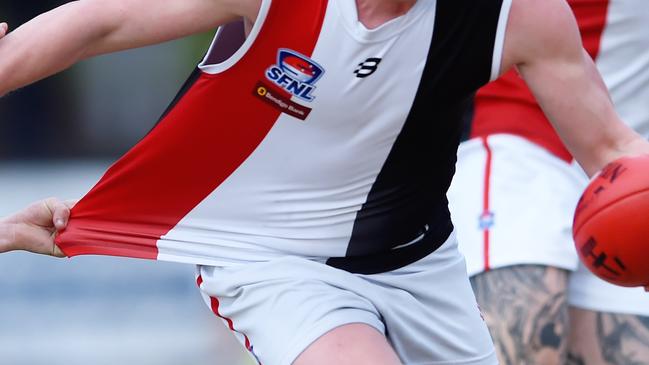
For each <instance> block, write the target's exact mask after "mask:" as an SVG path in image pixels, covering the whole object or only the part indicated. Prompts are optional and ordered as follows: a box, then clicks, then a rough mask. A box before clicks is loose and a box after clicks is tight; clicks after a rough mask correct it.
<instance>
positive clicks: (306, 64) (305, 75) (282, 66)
mask: <svg viewBox="0 0 649 365" xmlns="http://www.w3.org/2000/svg"><path fill="white" fill-rule="evenodd" d="M324 73H325V70H324V68H322V66H320V65H318V64H317V63H316V62H315V61H313V60H312V59H310V58H309V57H307V56H305V55H303V54H300V53H298V52H295V51H293V50H290V49H286V48H282V49H280V50H279V52H278V53H277V64H276V65H273V66H271V67H270V68H269V69H268V70H267V71H266V78H268V80H270V81H272V82H273V83H275V84H276V85H277V86H279V87H281V88H282V89H284V90H286V91H288V92H289V93H291V94H292V95H294V96H297V97H298V98H300V99H302V100H306V101H313V99H315V96H313V91H314V90H315V89H316V87H315V83H316V82H317V81H318V80H319V79H320V78H321V77H322V75H323V74H324Z"/></svg>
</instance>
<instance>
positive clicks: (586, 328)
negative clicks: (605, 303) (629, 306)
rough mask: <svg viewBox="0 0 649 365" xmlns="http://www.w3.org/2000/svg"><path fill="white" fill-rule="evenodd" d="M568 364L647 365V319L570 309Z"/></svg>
mask: <svg viewBox="0 0 649 365" xmlns="http://www.w3.org/2000/svg"><path fill="white" fill-rule="evenodd" d="M570 319H571V323H572V325H571V326H572V329H571V335H570V355H569V356H570V361H571V362H570V364H571V365H582V364H587V365H649V317H643V316H635V315H630V314H616V313H603V312H593V311H588V310H584V309H577V308H573V307H571V308H570Z"/></svg>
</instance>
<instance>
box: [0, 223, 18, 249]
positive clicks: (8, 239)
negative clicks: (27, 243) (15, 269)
mask: <svg viewBox="0 0 649 365" xmlns="http://www.w3.org/2000/svg"><path fill="white" fill-rule="evenodd" d="M15 228H16V227H15V225H14V224H11V223H9V222H7V221H6V220H4V219H0V253H3V252H8V251H12V250H13V249H14V246H15V243H16V230H15Z"/></svg>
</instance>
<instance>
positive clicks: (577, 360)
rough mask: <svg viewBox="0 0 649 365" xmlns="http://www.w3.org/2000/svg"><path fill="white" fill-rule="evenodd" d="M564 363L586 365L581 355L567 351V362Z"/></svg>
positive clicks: (567, 364)
mask: <svg viewBox="0 0 649 365" xmlns="http://www.w3.org/2000/svg"><path fill="white" fill-rule="evenodd" d="M566 365H586V361H584V358H582V357H581V356H579V355H577V354H574V353H572V352H571V351H570V352H568V362H567V363H566Z"/></svg>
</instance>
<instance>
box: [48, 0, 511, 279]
mask: <svg viewBox="0 0 649 365" xmlns="http://www.w3.org/2000/svg"><path fill="white" fill-rule="evenodd" d="M510 3H511V0H480V1H475V0H453V1H430V0H425V1H424V0H422V1H418V2H417V3H416V4H415V5H414V7H413V8H412V9H411V10H410V11H409V12H408V13H407V14H406V15H404V16H402V17H399V18H397V19H394V20H392V21H390V22H388V23H386V24H384V25H382V26H381V27H379V28H377V29H373V30H368V29H366V28H365V27H363V26H362V25H361V24H360V23H359V22H358V18H357V13H356V11H357V10H356V6H355V2H354V1H349V0H330V1H325V0H313V1H292V0H272V1H271V0H264V1H263V2H262V6H261V10H260V14H259V16H258V19H257V21H256V22H255V24H254V27H253V29H252V32H251V34H250V35H249V37H248V38H247V39H246V40H245V42H243V44H242V45H241V47H240V48H238V50H236V52H234V54H233V55H231V57H229V58H227V59H225V60H224V57H223V55H222V54H221V53H222V52H223V49H226V48H229V46H231V44H230V45H224V46H223V47H221V45H220V41H221V40H222V38H223V37H222V36H225V34H226V33H228V32H232V30H228V28H227V27H225V28H223V29H221V30H220V31H219V32H218V34H217V37H216V39H215V41H214V43H213V45H212V47H211V49H210V51H209V52H208V55H207V56H206V58H205V60H204V61H203V62H202V64H201V65H200V66H199V68H198V69H197V70H196V71H195V72H194V74H193V75H192V76H191V77H190V79H189V80H188V82H187V83H186V85H185V86H184V87H183V89H182V91H181V93H180V95H179V96H178V97H177V98H176V100H175V101H174V103H173V104H172V106H171V107H170V108H169V109H168V111H167V112H166V113H165V114H164V116H163V117H162V119H161V120H160V122H159V123H158V125H157V126H156V127H155V128H154V129H153V130H152V131H151V132H150V133H149V134H148V135H147V136H146V137H145V138H144V139H143V140H142V141H141V142H140V143H139V144H137V145H136V146H135V147H134V148H133V149H132V150H131V151H129V152H128V153H127V154H126V155H125V156H124V157H122V158H121V159H120V160H119V161H117V162H116V163H115V164H114V165H113V166H112V167H111V168H110V169H109V170H108V171H107V173H106V174H105V176H104V177H103V178H102V179H101V181H99V183H98V184H97V185H96V186H95V187H94V188H93V189H92V190H91V191H90V192H89V193H88V195H86V196H85V197H84V198H83V199H82V200H81V201H80V202H79V203H78V204H77V205H76V206H75V208H74V209H73V212H72V219H71V221H70V224H69V227H68V228H67V230H66V231H65V232H64V233H63V234H61V235H60V236H59V237H58V239H57V243H58V244H59V245H60V247H61V248H62V249H63V251H64V252H65V253H66V254H67V255H69V256H74V255H80V254H100V255H116V256H128V257H137V258H150V259H159V260H171V261H179V262H189V263H197V264H207V265H229V264H233V263H237V262H249V261H258V260H267V259H269V258H273V257H278V256H284V255H301V256H307V257H309V258H314V259H321V260H322V261H327V263H328V264H330V265H332V266H335V267H340V268H343V269H346V270H349V271H354V272H365V273H369V272H380V271H386V270H390V269H393V268H396V267H399V266H402V265H406V264H408V263H410V262H412V261H415V260H417V259H419V258H421V257H423V256H425V255H427V254H428V253H430V252H432V251H434V250H435V249H436V248H437V247H439V246H440V245H441V244H442V243H443V242H444V241H445V240H446V239H447V238H448V236H449V235H450V234H451V232H452V230H453V226H452V224H451V221H450V217H449V212H448V207H447V201H446V195H445V194H446V190H447V188H448V186H449V184H450V181H451V177H452V175H453V172H454V164H455V154H456V149H457V145H458V142H459V138H460V131H461V123H460V120H461V117H462V115H463V113H464V112H465V107H466V106H467V105H468V103H469V102H470V100H471V97H472V94H473V93H474V92H475V90H477V89H478V88H479V87H480V86H482V85H484V84H485V83H487V82H488V81H489V80H490V79H494V78H495V77H496V76H497V75H498V74H499V67H500V63H501V53H502V48H503V42H504V35H505V28H506V23H507V16H508V12H509V8H510ZM218 61H222V62H220V63H218Z"/></svg>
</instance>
